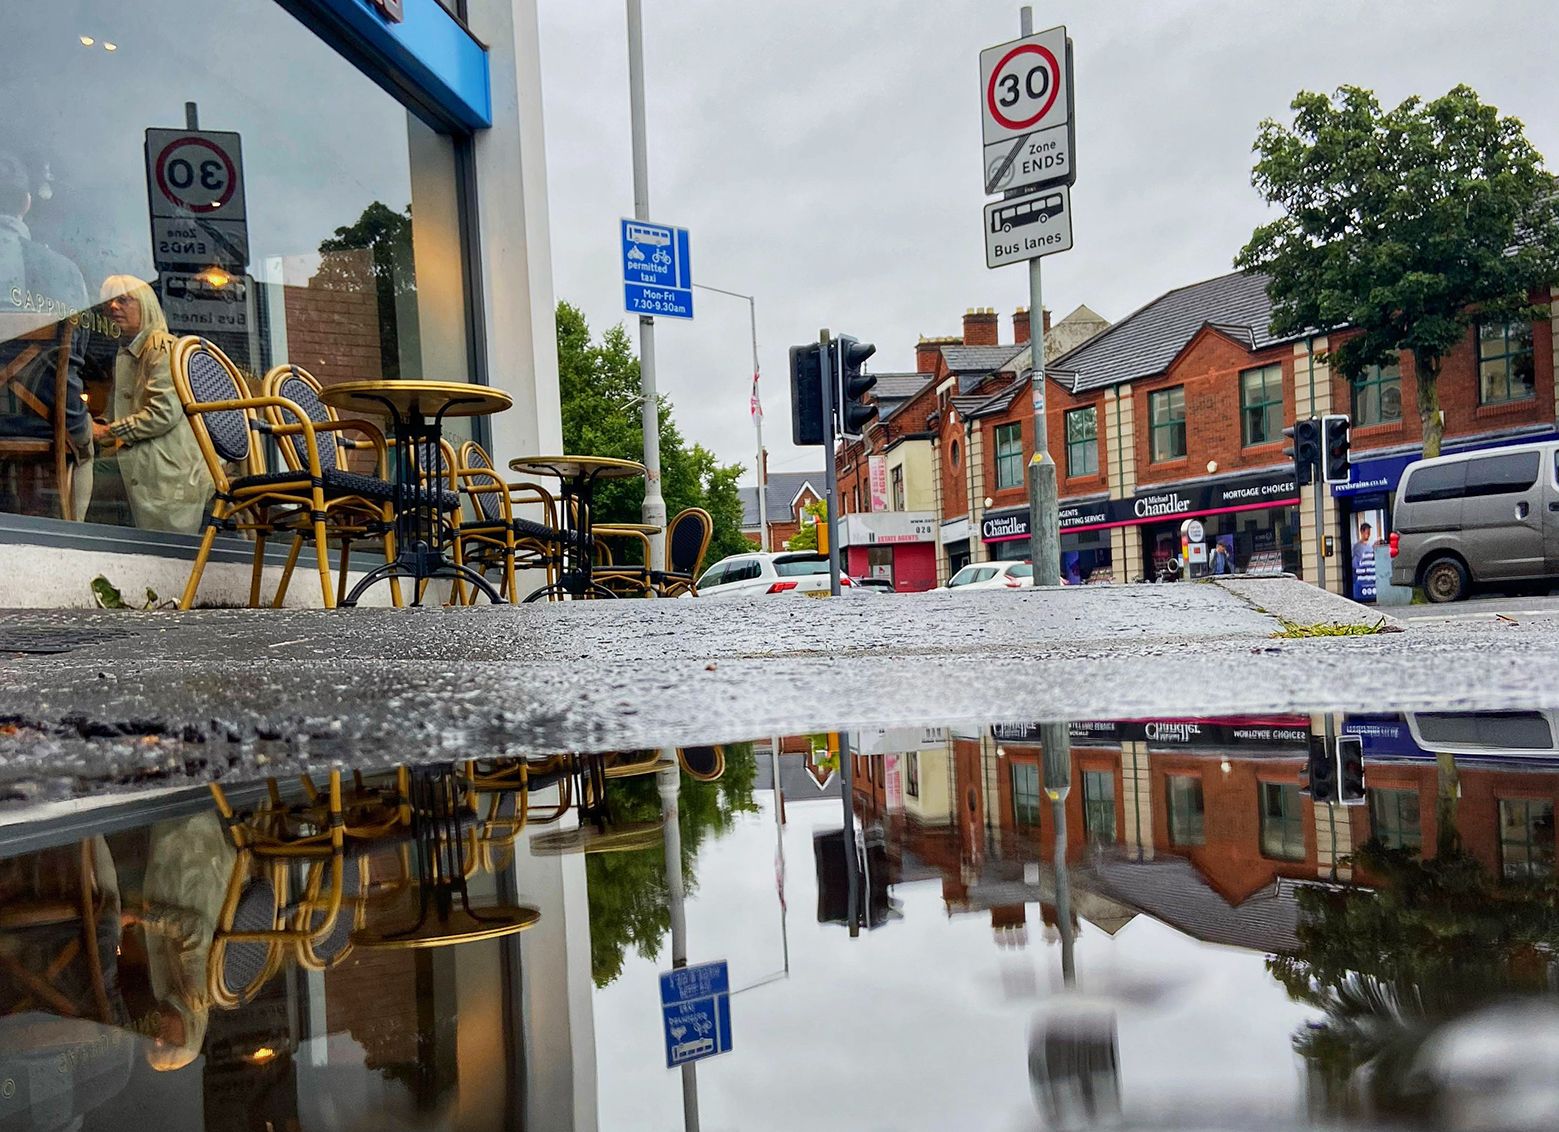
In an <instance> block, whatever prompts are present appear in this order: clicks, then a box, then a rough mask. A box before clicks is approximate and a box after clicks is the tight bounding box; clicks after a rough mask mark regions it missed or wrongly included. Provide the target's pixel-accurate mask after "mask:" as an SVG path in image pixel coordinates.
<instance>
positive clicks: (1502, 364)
mask: <svg viewBox="0 0 1559 1132" xmlns="http://www.w3.org/2000/svg"><path fill="white" fill-rule="evenodd" d="M1477 333H1478V403H1479V404H1480V405H1501V404H1505V403H1506V402H1509V401H1528V400H1531V398H1533V397H1534V396H1536V393H1537V387H1536V384H1535V383H1536V371H1535V369H1534V368H1533V356H1532V324H1531V323H1528V322H1494V323H1479V324H1478V328H1477Z"/></svg>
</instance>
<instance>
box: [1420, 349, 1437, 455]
mask: <svg viewBox="0 0 1559 1132" xmlns="http://www.w3.org/2000/svg"><path fill="white" fill-rule="evenodd" d="M1413 373H1414V376H1415V377H1417V379H1418V421H1419V424H1420V425H1422V426H1423V432H1424V459H1426V460H1428V459H1432V458H1433V457H1435V456H1438V455H1439V454H1440V438H1441V437H1442V436H1444V435H1445V423H1444V421H1442V420H1441V417H1440V358H1439V356H1438V355H1436V354H1427V353H1419V352H1418V351H1416V350H1415V351H1414V352H1413Z"/></svg>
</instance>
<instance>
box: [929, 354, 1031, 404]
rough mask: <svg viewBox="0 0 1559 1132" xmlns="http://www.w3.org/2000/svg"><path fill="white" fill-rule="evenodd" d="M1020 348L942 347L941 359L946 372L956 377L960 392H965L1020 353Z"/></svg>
mask: <svg viewBox="0 0 1559 1132" xmlns="http://www.w3.org/2000/svg"><path fill="white" fill-rule="evenodd" d="M1022 349H1023V347H1022V346H1015V345H1013V344H1012V343H1010V342H1009V343H1008V344H1007V345H1005V346H943V347H942V358H943V360H944V361H946V362H947V371H948V372H949V373H951V374H955V375H957V377H958V388H959V391H960V392H967V391H968V390H970V389H972V388H974V387H975V386H976V385H978V384H979V383H980V382H982V381H984V380H985V375H986V374H989V373H994V372H995V371H996V370H999V369H1001V368H1002V367H1003V366H1005V365H1006V364H1007V363H1008V362H1010V361H1011V360H1012V359H1013V357H1014V355H1016V354H1018V353H1019V352H1020V351H1022Z"/></svg>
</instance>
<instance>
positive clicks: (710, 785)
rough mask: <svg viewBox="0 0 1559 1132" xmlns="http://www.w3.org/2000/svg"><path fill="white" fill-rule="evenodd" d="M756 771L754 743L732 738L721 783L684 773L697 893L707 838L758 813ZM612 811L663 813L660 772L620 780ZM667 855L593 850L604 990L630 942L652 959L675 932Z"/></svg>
mask: <svg viewBox="0 0 1559 1132" xmlns="http://www.w3.org/2000/svg"><path fill="white" fill-rule="evenodd" d="M756 774H757V760H756V759H755V758H754V756H753V750H752V744H751V743H732V744H729V745H727V746H726V748H725V774H724V775H722V776H721V777H720V779H719V780H718V781H716V782H699V781H697V780H696V779H692V778H689V777H688V776H687V775H685V774H684V775H683V776H682V790H681V793H680V795H679V796H678V800H677V818H678V825H679V826H680V827H681V831H682V874H683V883H684V885H685V886H686V889H687V892H688V894H689V895H692V893H693V891H694V889H695V888H696V887H697V884H698V878H697V876H696V874H695V870H694V866H695V865H696V863H697V860H698V850H699V847H700V846H701V845H702V844H703V843H704V840H705V839H706V838H707V837H709V836H710V835H711V834H715V835H719V834H722V833H725V832H727V831H728V830H729V829H730V828H731V824H732V821H733V820H734V819H735V817H736V815H737V814H741V813H753V812H755V811H756V810H757V808H758V805H757V803H756V802H755V801H753V796H752V790H753V782H754V779H755V777H756ZM611 810H612V820H613V821H614V822H642V821H654V820H656V819H657V818H659V817H660V794H659V792H658V790H657V788H656V785H655V779H654V777H653V776H648V775H646V776H643V777H639V778H625V779H622V780H620V781H617V782H614V783H612V791H611ZM665 860H666V856H665V853H664V852H663V851H662V850H660V849H658V848H656V849H645V850H640V851H638V852H631V853H592V854H591V855H590V856H588V857H586V858H585V880H586V885H587V893H588V901H589V906H590V970H591V974H592V976H593V977H594V979H595V985H596V986H598V987H604V986H606V985H607V984H609V983H611V982H613V981H614V980H615V979H616V978H617V976H618V975H620V974H622V966H623V959H624V958H625V956H626V955H627V953H628V949H629V948H630V947H631V948H632V949H633V950H635V951H637V952H638V953H639V954H640V955H641V956H643V957H644V958H645V959H651V960H653V959H654V958H655V957H656V956H657V955H659V954H660V948H661V944H662V942H663V941H664V940H665V938H666V935H667V933H669V932H670V931H671V908H670V905H669V904H668V903H667V899H668V893H667V889H666V866H665Z"/></svg>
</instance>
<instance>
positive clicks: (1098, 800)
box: [1083, 770, 1115, 845]
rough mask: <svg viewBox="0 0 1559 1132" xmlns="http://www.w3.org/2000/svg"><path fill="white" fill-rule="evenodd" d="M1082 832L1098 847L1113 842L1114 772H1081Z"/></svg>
mask: <svg viewBox="0 0 1559 1132" xmlns="http://www.w3.org/2000/svg"><path fill="white" fill-rule="evenodd" d="M1083 832H1084V833H1086V834H1087V835H1088V840H1089V841H1092V842H1094V843H1095V844H1098V845H1110V844H1113V843H1114V841H1115V772H1114V771H1111V770H1085V771H1083Z"/></svg>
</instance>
